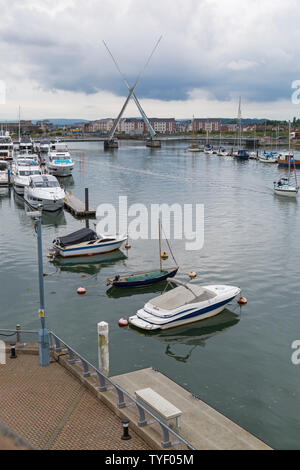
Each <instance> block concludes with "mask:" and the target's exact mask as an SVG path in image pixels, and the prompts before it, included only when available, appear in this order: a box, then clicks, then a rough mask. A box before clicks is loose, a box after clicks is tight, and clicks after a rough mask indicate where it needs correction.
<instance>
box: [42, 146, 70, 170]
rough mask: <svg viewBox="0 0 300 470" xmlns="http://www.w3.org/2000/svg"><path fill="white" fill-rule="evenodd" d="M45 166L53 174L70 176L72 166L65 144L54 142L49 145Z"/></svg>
mask: <svg viewBox="0 0 300 470" xmlns="http://www.w3.org/2000/svg"><path fill="white" fill-rule="evenodd" d="M48 158H49V161H48V164H47V168H48V171H49V173H51V174H52V175H54V176H70V175H71V174H72V171H73V168H74V162H73V161H72V158H71V155H70V152H69V150H68V147H67V145H66V144H64V143H62V142H55V143H54V144H52V145H51V148H50V153H49V156H48Z"/></svg>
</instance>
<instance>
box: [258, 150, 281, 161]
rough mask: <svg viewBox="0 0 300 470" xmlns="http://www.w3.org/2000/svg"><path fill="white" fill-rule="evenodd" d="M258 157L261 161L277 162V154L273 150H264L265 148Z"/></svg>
mask: <svg viewBox="0 0 300 470" xmlns="http://www.w3.org/2000/svg"><path fill="white" fill-rule="evenodd" d="M258 159H259V161H260V162H262V163H277V156H276V155H275V154H274V153H273V152H266V151H265V150H264V153H263V154H261V155H260V156H259V157H258Z"/></svg>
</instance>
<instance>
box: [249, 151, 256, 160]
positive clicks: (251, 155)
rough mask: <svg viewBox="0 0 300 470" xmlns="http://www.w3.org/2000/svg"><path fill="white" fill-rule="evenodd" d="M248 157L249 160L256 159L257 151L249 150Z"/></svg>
mask: <svg viewBox="0 0 300 470" xmlns="http://www.w3.org/2000/svg"><path fill="white" fill-rule="evenodd" d="M249 158H250V159H251V160H257V159H258V155H257V152H250V153H249Z"/></svg>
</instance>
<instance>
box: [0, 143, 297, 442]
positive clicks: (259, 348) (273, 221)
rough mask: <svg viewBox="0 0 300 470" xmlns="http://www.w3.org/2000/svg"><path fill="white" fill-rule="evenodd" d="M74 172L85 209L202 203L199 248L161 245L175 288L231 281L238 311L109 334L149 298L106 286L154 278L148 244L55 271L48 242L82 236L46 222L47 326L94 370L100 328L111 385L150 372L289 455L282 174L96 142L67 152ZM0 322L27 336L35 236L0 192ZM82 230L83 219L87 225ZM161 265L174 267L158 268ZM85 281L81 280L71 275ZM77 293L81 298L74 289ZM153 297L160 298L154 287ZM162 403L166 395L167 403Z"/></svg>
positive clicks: (292, 233) (291, 301)
mask: <svg viewBox="0 0 300 470" xmlns="http://www.w3.org/2000/svg"><path fill="white" fill-rule="evenodd" d="M70 148H71V149H72V154H73V157H74V160H75V162H76V166H75V169H74V175H73V178H68V179H67V180H65V185H66V186H67V187H68V188H69V189H72V191H73V194H75V195H76V196H78V197H80V198H81V199H83V195H84V188H85V187H89V189H90V200H91V205H93V206H94V207H97V205H98V204H100V203H103V202H107V203H113V204H116V205H117V204H118V198H119V195H124V196H125V195H127V196H128V203H129V204H132V203H135V202H140V203H143V204H145V205H147V206H149V205H150V204H151V203H163V202H165V203H168V204H171V203H174V202H178V203H181V204H183V203H203V204H204V205H205V244H204V247H203V249H202V250H200V251H196V252H194V251H185V244H184V241H180V240H171V243H172V249H173V251H174V254H175V257H176V258H177V261H178V263H179V265H180V272H179V275H178V278H179V279H181V280H183V281H187V280H188V277H187V273H188V272H190V271H191V270H193V271H196V272H197V273H198V276H197V279H196V280H195V281H194V282H196V283H204V284H207V283H224V284H233V285H239V286H240V287H241V288H242V289H243V295H245V296H246V297H247V299H248V305H247V306H245V307H243V308H242V309H240V307H239V306H238V305H237V304H236V303H235V302H234V303H233V304H232V305H231V306H230V309H229V310H226V311H224V312H223V313H222V314H220V315H218V316H216V317H214V318H213V319H210V320H206V321H202V322H198V323H196V324H193V325H190V326H186V327H179V328H176V329H173V330H172V329H171V330H169V331H167V332H164V333H159V334H156V335H152V336H145V335H143V334H141V333H140V334H137V333H136V332H135V331H133V330H131V329H129V328H128V329H120V328H119V327H118V320H119V318H120V317H121V316H126V317H128V316H129V315H132V314H134V313H135V312H136V310H137V309H138V308H140V307H142V306H143V305H144V303H145V302H146V301H147V300H149V299H151V298H152V297H153V296H154V295H157V294H158V293H159V292H155V290H157V289H152V291H151V290H150V292H149V289H148V291H147V290H142V289H141V290H140V291H138V293H137V292H136V291H135V292H134V291H131V290H129V291H126V292H125V291H124V292H123V291H122V292H121V293H118V292H117V293H116V292H112V291H111V290H110V291H108V290H107V287H106V282H105V281H106V278H107V277H108V276H112V275H114V274H116V273H120V272H135V271H139V270H143V269H146V270H148V269H154V268H156V266H157V265H158V256H157V253H158V246H157V241H154V240H153V241H151V240H149V241H145V240H138V241H133V242H132V248H131V250H129V251H128V253H127V254H126V252H125V250H124V253H125V254H118V253H113V254H109V255H103V257H102V258H101V257H100V258H99V257H98V258H94V257H93V258H91V259H88V262H90V263H91V264H87V261H86V260H85V259H83V260H77V261H72V262H71V265H69V263H67V264H64V265H63V264H57V263H55V264H53V263H51V262H50V261H49V260H48V258H47V257H46V254H47V252H48V250H49V247H50V246H51V242H52V240H53V238H54V237H55V236H57V235H64V234H67V233H69V232H71V231H73V230H77V229H79V228H81V227H84V226H85V221H79V220H76V219H74V218H73V217H72V216H71V215H70V214H69V213H67V212H64V211H62V212H61V213H57V214H48V215H43V251H44V255H45V257H44V271H45V272H46V273H47V274H48V275H47V276H46V277H45V278H44V279H45V291H46V304H47V314H48V318H47V323H48V327H49V328H50V329H53V330H54V331H55V332H56V333H57V334H58V335H59V336H61V337H62V338H64V339H65V340H66V341H67V342H69V343H70V344H71V345H72V346H73V347H74V348H75V349H77V350H78V351H79V352H81V353H82V354H84V355H85V356H87V357H88V358H89V359H90V360H91V361H92V362H94V363H95V364H96V363H97V333H96V325H97V323H98V322H99V321H101V320H105V321H107V322H108V323H109V326H110V363H111V375H115V374H120V373H125V372H129V371H132V370H135V369H140V368H144V367H149V366H153V367H155V368H157V369H159V370H160V371H161V372H163V373H165V374H167V375H168V376H169V377H171V378H172V379H173V380H175V381H176V382H178V383H179V384H180V385H182V386H184V387H186V388H187V389H189V390H191V391H192V392H193V393H194V394H196V395H198V396H199V397H200V398H201V399H203V400H204V401H206V402H207V403H209V404H210V405H212V406H214V407H215V408H216V409H218V410H219V411H220V412H222V413H223V414H225V415H226V416H228V417H229V418H231V419H232V420H234V421H235V422H237V423H238V424H240V425H241V426H243V427H245V428H246V429H247V430H249V431H250V432H252V433H254V434H255V435H256V436H258V437H259V438H261V439H263V440H264V441H265V442H267V443H268V444H269V445H271V446H272V447H276V448H286V449H287V448H297V449H299V448H300V442H299V438H298V434H299V427H300V395H299V378H300V366H298V367H297V366H295V365H292V363H291V354H292V349H291V343H292V342H293V341H294V340H296V339H300V312H299V304H300V290H299V265H300V264H299V263H300V236H299V235H300V218H299V202H297V201H294V200H288V199H285V198H282V197H278V196H276V195H274V194H273V190H272V183H273V181H274V180H275V179H276V178H278V177H279V176H280V175H283V174H285V173H286V170H281V169H278V168H277V166H276V165H275V166H274V165H266V164H262V163H259V162H257V161H251V160H249V161H246V162H240V161H236V160H234V159H232V158H230V157H226V158H224V157H218V156H215V155H214V156H206V155H204V154H195V155H193V154H191V153H189V152H186V151H185V148H186V144H174V143H169V144H167V145H165V146H163V147H162V148H161V149H159V150H151V149H147V148H145V147H144V146H143V145H141V144H140V143H124V144H122V145H121V147H120V148H119V149H118V150H117V151H114V152H112V153H109V152H108V153H104V151H103V144H102V143H76V144H75V143H73V144H72V145H70ZM0 214H1V224H0V282H1V287H2V295H1V307H0V312H1V313H0V319H1V322H0V326H1V328H12V327H15V325H16V324H17V323H20V324H21V325H22V327H23V328H24V329H38V328H39V326H40V323H39V319H38V317H37V310H38V306H39V300H38V278H37V262H36V238H35V235H34V230H33V221H32V220H31V219H30V218H29V217H28V216H27V215H26V213H25V210H24V202H23V200H22V199H21V198H19V197H17V196H15V195H14V193H13V191H11V192H8V190H2V191H1V194H0ZM90 227H91V228H93V221H92V220H91V221H90ZM168 263H169V265H171V257H170V259H169V262H168ZM83 274H85V275H86V277H84V278H83V277H82V275H83ZM80 285H83V286H85V287H86V288H87V295H86V296H84V297H79V296H78V295H77V293H76V289H77V287H79V286H80ZM158 291H159V288H158ZM170 399H171V397H170Z"/></svg>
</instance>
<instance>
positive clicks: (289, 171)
mask: <svg viewBox="0 0 300 470" xmlns="http://www.w3.org/2000/svg"><path fill="white" fill-rule="evenodd" d="M290 176H291V121H289V182H290Z"/></svg>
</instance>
